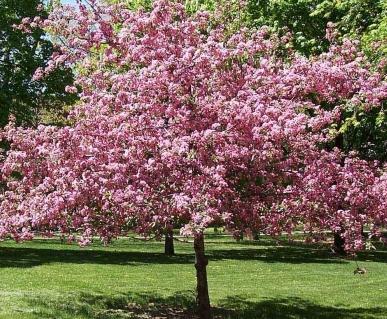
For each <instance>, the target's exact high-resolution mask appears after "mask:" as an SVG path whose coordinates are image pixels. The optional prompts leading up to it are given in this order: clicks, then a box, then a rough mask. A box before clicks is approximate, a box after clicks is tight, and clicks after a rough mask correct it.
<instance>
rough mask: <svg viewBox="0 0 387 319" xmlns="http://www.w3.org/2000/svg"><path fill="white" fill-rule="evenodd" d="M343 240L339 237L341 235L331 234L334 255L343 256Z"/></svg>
mask: <svg viewBox="0 0 387 319" xmlns="http://www.w3.org/2000/svg"><path fill="white" fill-rule="evenodd" d="M344 244H345V240H344V238H343V237H341V233H340V232H338V233H334V234H333V249H334V251H335V253H336V254H338V255H341V256H345V255H346V252H345V249H344Z"/></svg>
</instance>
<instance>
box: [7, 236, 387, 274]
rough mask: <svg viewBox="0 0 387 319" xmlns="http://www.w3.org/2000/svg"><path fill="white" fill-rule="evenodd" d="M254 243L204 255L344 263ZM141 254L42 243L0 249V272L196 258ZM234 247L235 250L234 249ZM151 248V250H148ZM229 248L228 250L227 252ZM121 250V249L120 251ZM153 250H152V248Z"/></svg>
mask: <svg viewBox="0 0 387 319" xmlns="http://www.w3.org/2000/svg"><path fill="white" fill-rule="evenodd" d="M269 243H270V241H262V242H261V241H259V242H255V246H252V245H244V244H242V245H240V246H239V244H235V243H234V246H230V245H225V244H224V243H216V242H210V243H208V245H207V255H208V257H209V260H210V261H219V260H256V261H260V262H265V263H289V264H302V263H319V264H342V263H347V262H348V260H347V259H343V258H338V257H337V256H335V255H333V254H332V253H331V251H330V249H329V247H328V246H322V245H311V244H303V243H281V244H280V245H278V246H275V245H274V243H273V241H271V245H269ZM143 245H144V246H143V247H144V251H128V250H127V249H128V248H130V245H128V246H126V247H125V249H126V250H118V249H116V250H105V249H103V248H102V247H101V248H98V246H93V250H85V249H81V248H77V247H74V246H72V247H69V248H67V247H66V246H65V245H64V246H63V248H62V247H60V248H55V247H52V246H50V243H48V242H44V241H42V242H41V243H40V244H39V246H37V247H32V248H31V247H23V246H22V245H20V246H13V247H0V268H10V267H17V268H28V267H35V266H40V265H44V264H49V263H57V262H60V263H74V264H106V265H111V264H113V265H128V266H140V265H144V264H193V263H194V260H195V257H194V253H193V250H192V251H191V252H188V253H187V252H185V253H183V254H176V255H175V256H166V255H165V254H163V253H162V249H163V247H162V246H161V245H160V246H159V247H157V248H156V249H160V253H158V252H152V251H146V250H147V246H146V245H147V243H143ZM235 246H237V248H235ZM149 247H151V246H149ZM228 247H230V249H228ZM121 248H122V247H121ZM152 249H155V248H154V247H153V248H152ZM357 260H358V261H372V262H385V263H386V262H387V250H385V249H384V250H382V249H380V250H377V251H366V252H361V253H359V254H358V257H357Z"/></svg>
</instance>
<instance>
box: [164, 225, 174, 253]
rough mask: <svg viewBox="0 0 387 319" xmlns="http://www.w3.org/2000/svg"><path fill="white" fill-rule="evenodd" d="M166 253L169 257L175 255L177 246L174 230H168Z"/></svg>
mask: <svg viewBox="0 0 387 319" xmlns="http://www.w3.org/2000/svg"><path fill="white" fill-rule="evenodd" d="M164 253H165V254H166V255H168V256H173V255H174V254H175V246H174V243H173V229H172V228H171V229H168V230H167V232H166V234H165V245H164Z"/></svg>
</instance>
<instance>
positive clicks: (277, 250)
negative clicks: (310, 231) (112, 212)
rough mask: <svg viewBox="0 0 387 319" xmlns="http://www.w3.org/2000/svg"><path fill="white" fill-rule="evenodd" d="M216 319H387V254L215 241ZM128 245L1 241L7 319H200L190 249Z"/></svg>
mask: <svg viewBox="0 0 387 319" xmlns="http://www.w3.org/2000/svg"><path fill="white" fill-rule="evenodd" d="M206 249H207V253H208V255H209V259H210V263H209V266H208V277H209V287H210V297H211V302H212V304H213V306H214V312H215V314H216V316H217V318H230V319H231V318H247V319H250V318H254V319H255V318H265V319H273V318H274V319H275V318H281V319H282V318H284V319H290V318H313V319H328V318H329V319H330V318H334V319H335V318H344V319H355V318H356V319H358V318H360V319H365V318H378V319H382V318H387V250H386V249H384V250H383V248H382V249H378V251H373V252H366V253H362V254H360V255H359V257H358V263H359V265H360V266H361V267H366V268H367V270H368V272H367V274H365V275H354V273H353V271H354V269H355V268H356V265H355V262H354V261H353V260H347V259H339V258H337V257H334V256H333V255H332V254H331V252H330V250H329V248H328V247H327V246H316V245H304V244H300V243H292V244H290V243H287V242H285V241H284V242H281V243H280V244H278V243H277V242H276V241H273V240H270V239H268V238H262V239H261V240H259V241H241V242H239V243H237V242H235V240H233V239H232V238H230V237H225V236H207V238H206ZM162 252H163V243H162V242H156V241H151V242H143V241H139V240H133V239H132V240H129V239H127V238H126V239H120V240H118V241H115V242H114V243H113V244H112V245H111V246H109V247H102V246H101V245H99V244H98V243H97V242H96V243H95V244H94V245H93V246H91V247H87V248H79V247H78V246H77V245H76V244H71V245H68V244H62V243H60V241H59V240H55V239H49V240H43V239H40V240H36V241H33V242H27V243H23V244H16V243H13V242H11V241H5V242H1V243H0V296H1V298H0V319H38V318H39V319H45V318H46V319H47V318H51V319H70V318H72V319H81V318H82V319H113V318H114V319H123V318H195V317H194V316H193V313H194V303H195V297H194V288H195V269H194V266H193V263H194V255H193V249H192V244H191V243H182V242H177V243H176V253H177V255H176V256H172V257H167V256H164V255H163V254H162Z"/></svg>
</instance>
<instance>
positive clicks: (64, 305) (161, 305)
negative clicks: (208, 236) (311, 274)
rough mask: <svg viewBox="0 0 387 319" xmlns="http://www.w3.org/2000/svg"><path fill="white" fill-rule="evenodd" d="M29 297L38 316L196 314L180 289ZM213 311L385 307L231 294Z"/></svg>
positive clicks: (245, 314) (218, 314)
mask: <svg viewBox="0 0 387 319" xmlns="http://www.w3.org/2000/svg"><path fill="white" fill-rule="evenodd" d="M29 301H30V302H31V303H33V304H34V306H35V307H36V306H38V310H36V311H35V313H34V314H35V315H36V316H37V317H39V318H42V319H48V318H57V319H62V318H63V319H65V318H66V319H67V318H72V317H75V316H76V317H77V318H83V319H113V318H114V319H124V318H142V319H144V318H158V319H162V318H165V319H194V318H195V319H196V318H197V316H196V315H195V314H196V306H195V297H194V292H193V291H181V292H177V293H176V294H174V295H172V296H169V297H162V296H160V295H157V294H149V293H143V294H134V293H129V294H122V295H118V296H105V295H93V294H85V293H83V294H81V295H79V296H77V297H75V296H73V297H72V298H68V299H66V300H60V301H53V300H51V301H47V300H45V299H37V298H34V299H31V300H29ZM213 312H214V316H215V318H216V319H221V318H222V319H223V318H224V319H259V318H261V319H277V318H278V319H295V318H298V319H335V318H340V319H363V318H364V319H366V318H367V319H382V318H385V317H384V315H385V314H386V313H387V307H385V306H380V307H374V308H344V307H332V306H325V305H318V304H315V303H312V302H310V301H307V300H304V299H301V298H295V297H292V298H282V299H264V300H262V301H256V302H253V301H248V300H246V299H245V298H243V297H240V296H232V297H228V298H226V299H224V300H222V301H221V302H220V306H219V307H214V308H213Z"/></svg>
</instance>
